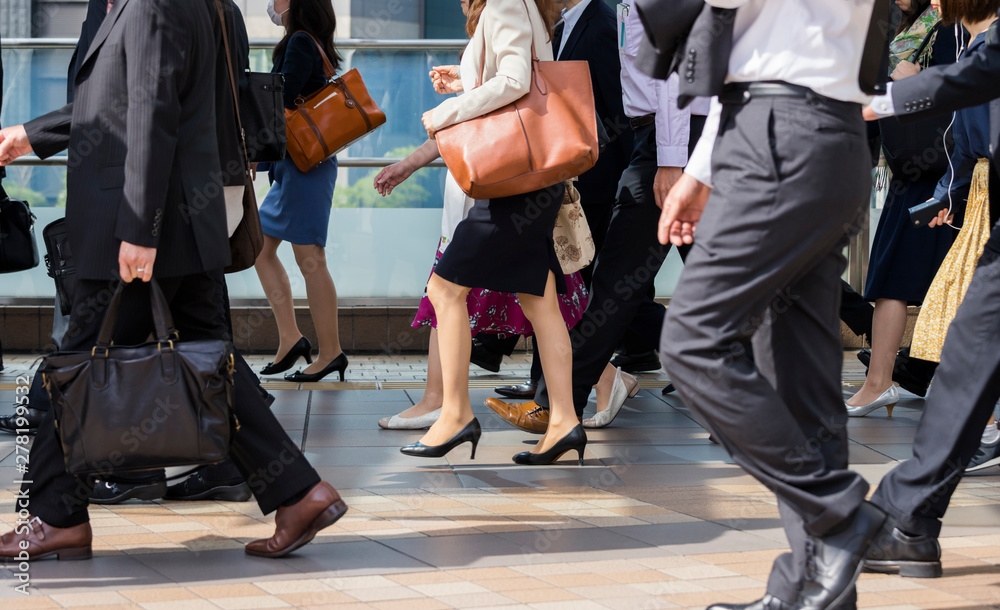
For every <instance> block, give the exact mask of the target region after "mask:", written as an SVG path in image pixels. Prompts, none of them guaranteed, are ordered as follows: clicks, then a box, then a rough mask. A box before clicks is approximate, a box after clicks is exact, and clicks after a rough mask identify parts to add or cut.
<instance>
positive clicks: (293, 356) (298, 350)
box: [260, 337, 313, 375]
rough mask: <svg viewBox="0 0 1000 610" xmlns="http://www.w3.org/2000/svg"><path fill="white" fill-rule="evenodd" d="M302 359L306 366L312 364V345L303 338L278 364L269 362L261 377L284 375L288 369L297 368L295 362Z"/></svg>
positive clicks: (261, 371)
mask: <svg viewBox="0 0 1000 610" xmlns="http://www.w3.org/2000/svg"><path fill="white" fill-rule="evenodd" d="M300 357H302V358H305V359H306V364H312V361H313V359H312V343H309V339H306V338H305V337H302V338H301V339H299V340H298V341H297V342H296V343H295V345H293V346H292V349H290V350H288V353H287V354H285V357H284V358H282V359H281V360H279V361H277V362H268V363H267V366H265V367H264V368H262V369H261V370H260V374H261V375H277V374H278V373H284V372H285V371H287V370H288V369H290V368H292V367H293V366H295V361H296V360H298V359H299V358H300Z"/></svg>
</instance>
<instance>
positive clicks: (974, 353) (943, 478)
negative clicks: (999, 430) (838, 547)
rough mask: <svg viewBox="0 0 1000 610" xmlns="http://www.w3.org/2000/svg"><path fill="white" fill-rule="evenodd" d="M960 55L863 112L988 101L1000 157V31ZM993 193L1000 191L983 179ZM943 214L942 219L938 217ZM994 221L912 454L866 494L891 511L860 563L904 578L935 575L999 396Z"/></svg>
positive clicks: (930, 110) (918, 113) (919, 113)
mask: <svg viewBox="0 0 1000 610" xmlns="http://www.w3.org/2000/svg"><path fill="white" fill-rule="evenodd" d="M997 33H998V29H997V28H996V27H995V26H994V27H993V28H992V30H991V32H990V33H989V35H988V38H987V44H986V45H984V46H983V47H981V48H980V49H979V51H978V52H977V53H975V54H974V55H972V56H970V57H968V58H965V59H963V60H962V61H960V62H958V63H955V64H952V65H949V66H942V67H939V68H929V69H926V70H923V71H922V72H921V73H920V74H918V75H916V76H914V77H912V78H907V79H905V80H901V81H898V82H895V83H893V84H892V85H891V88H890V90H889V93H888V94H887V95H886V96H882V97H880V98H876V99H875V100H874V101H873V102H872V105H871V107H869V108H866V109H865V116H866V118H868V119H869V120H871V119H874V118H876V117H879V116H889V115H890V114H892V112H893V110H894V111H895V114H896V115H897V116H898V117H899V119H900V121H903V122H909V121H917V120H920V119H924V118H927V117H930V116H934V115H936V114H941V113H947V112H952V111H955V110H959V109H961V108H968V107H972V106H978V105H981V104H985V103H989V104H990V142H991V150H992V152H993V158H992V162H993V165H994V166H996V165H997V163H998V162H1000V36H998V35H997ZM990 187H991V198H992V196H993V195H996V194H1000V193H998V189H997V188H996V185H993V184H990ZM942 220H943V218H942ZM998 303H1000V223H998V224H997V225H995V226H994V227H993V232H992V236H991V237H990V240H989V241H988V242H987V244H986V248H985V250H984V252H983V255H982V257H980V259H979V265H978V266H977V268H976V272H975V275H974V276H973V279H972V284H971V286H970V287H969V290H968V292H966V294H965V298H964V300H963V301H962V305H961V306H960V307H959V309H958V313H957V315H956V316H955V319H954V321H952V323H951V326H950V327H949V328H948V336H947V338H946V339H945V343H944V349H943V350H942V351H941V364H940V366H939V367H938V369H937V374H936V376H935V377H934V384H933V385H931V388H930V391H929V392H928V394H927V400H926V401H925V403H924V412H923V415H922V416H921V418H920V425H919V426H918V427H917V434H916V437H915V438H914V441H913V455H914V457H913V459H912V460H907V461H906V462H903V463H902V464H900V465H899V466H897V467H896V468H894V469H893V470H892V471H890V472H889V473H888V474H887V475H886V476H885V477H884V478H883V479H882V483H881V484H880V485H879V488H878V490H877V491H876V492H875V495H874V496H873V497H872V502H873V503H874V504H876V505H877V506H879V507H880V508H882V509H883V510H884V511H886V512H887V513H888V514H889V516H890V519H888V520H887V522H886V524H885V525H884V526H883V528H882V531H881V532H880V535H879V536H878V538H876V540H875V541H874V542H873V544H872V546H871V547H870V549H869V553H868V558H867V560H866V564H867V566H868V567H869V568H873V569H876V570H878V571H897V570H898V571H899V573H900V574H902V575H904V576H923V577H929V576H940V575H941V547H940V546H939V545H938V542H937V537H938V534H939V533H940V531H941V518H942V517H943V516H944V514H945V511H946V510H947V508H948V503H949V501H950V500H951V496H952V494H953V493H954V492H955V488H956V487H957V486H958V483H959V481H960V480H961V478H962V474H963V472H964V471H965V468H966V466H967V465H968V464H969V461H970V460H971V459H972V457H973V455H974V454H975V453H976V450H977V449H979V441H980V435H981V434H982V432H983V428H984V427H985V426H986V423H987V421H988V420H989V418H990V415H992V413H993V408H994V405H996V404H997V399H998V398H1000V350H997V348H996V346H997V343H998V342H1000V308H998V307H997V304H998Z"/></svg>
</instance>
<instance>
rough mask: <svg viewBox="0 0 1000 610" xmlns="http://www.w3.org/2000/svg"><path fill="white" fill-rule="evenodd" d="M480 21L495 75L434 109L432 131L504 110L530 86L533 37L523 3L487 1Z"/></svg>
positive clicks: (504, 0) (509, 0)
mask: <svg viewBox="0 0 1000 610" xmlns="http://www.w3.org/2000/svg"><path fill="white" fill-rule="evenodd" d="M481 18H482V19H484V20H485V22H484V28H488V29H487V30H486V32H485V33H486V40H487V41H489V44H491V45H492V47H493V51H494V53H495V54H496V58H497V73H496V76H494V77H493V78H490V79H489V80H487V81H486V82H485V83H483V84H482V85H480V86H479V87H476V88H475V89H472V90H471V91H468V90H467V91H466V93H465V94H464V95H462V96H460V97H456V98H450V99H447V100H445V101H444V102H442V103H441V104H440V105H439V106H438V107H437V108H435V109H434V114H433V115H432V118H433V126H434V129H435V130H439V129H444V128H445V127H448V126H449V125H454V124H455V123H461V122H462V121H467V120H469V119H473V118H476V117H478V116H482V115H484V114H487V113H489V112H492V111H494V110H496V109H498V108H503V107H504V106H506V105H507V104H510V103H512V102H515V101H517V100H518V99H520V98H522V97H524V95H525V94H526V93H528V90H529V88H530V87H531V41H532V38H533V36H532V31H531V19H530V15H529V14H528V11H527V9H526V8H525V6H524V2H523V0H490V2H489V3H488V4H487V5H486V8H485V9H484V10H483V14H482V17H481ZM476 68H477V69H478V68H479V66H476Z"/></svg>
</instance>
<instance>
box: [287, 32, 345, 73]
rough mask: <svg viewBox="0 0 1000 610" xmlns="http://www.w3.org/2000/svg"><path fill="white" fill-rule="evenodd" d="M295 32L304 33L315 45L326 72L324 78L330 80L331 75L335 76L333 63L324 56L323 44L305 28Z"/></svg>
mask: <svg viewBox="0 0 1000 610" xmlns="http://www.w3.org/2000/svg"><path fill="white" fill-rule="evenodd" d="M295 33H296V34H305V35H306V36H308V37H309V38H311V39H312V41H313V44H315V45H316V49H317V50H318V51H319V56H320V57H322V58H323V70H324V71H325V72H326V78H327V79H328V80H332V79H333V77H334V76H336V73H335V72H334V71H333V63H332V62H331V61H330V58H329V57H327V56H326V51H324V50H323V45H321V44H320V43H319V41H318V40H316V37H315V36H313V35H312V34H310V33H309V32H307V31H305V30H299V31H297V32H295Z"/></svg>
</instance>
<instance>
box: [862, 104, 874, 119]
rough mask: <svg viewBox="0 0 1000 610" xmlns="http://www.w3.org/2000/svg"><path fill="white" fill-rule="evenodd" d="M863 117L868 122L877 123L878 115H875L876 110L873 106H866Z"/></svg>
mask: <svg viewBox="0 0 1000 610" xmlns="http://www.w3.org/2000/svg"><path fill="white" fill-rule="evenodd" d="M861 116H862V117H864V119H865V120H866V121H877V120H878V115H877V114H875V110H873V109H872V107H871V106H865V109H864V110H862V111H861Z"/></svg>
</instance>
